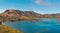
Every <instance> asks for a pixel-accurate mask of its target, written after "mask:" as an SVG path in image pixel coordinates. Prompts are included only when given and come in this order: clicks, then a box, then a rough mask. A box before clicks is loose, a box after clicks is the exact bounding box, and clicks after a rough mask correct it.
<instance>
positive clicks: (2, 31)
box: [0, 25, 23, 33]
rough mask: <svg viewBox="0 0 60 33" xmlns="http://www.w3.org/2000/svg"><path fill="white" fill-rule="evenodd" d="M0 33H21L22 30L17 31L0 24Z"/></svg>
mask: <svg viewBox="0 0 60 33" xmlns="http://www.w3.org/2000/svg"><path fill="white" fill-rule="evenodd" d="M0 33H23V32H21V31H18V30H16V29H14V28H10V27H8V26H4V25H0Z"/></svg>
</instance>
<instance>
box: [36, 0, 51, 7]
mask: <svg viewBox="0 0 60 33" xmlns="http://www.w3.org/2000/svg"><path fill="white" fill-rule="evenodd" d="M35 3H36V4H38V5H44V6H50V5H51V3H50V0H35Z"/></svg>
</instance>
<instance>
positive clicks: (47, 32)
mask: <svg viewBox="0 0 60 33" xmlns="http://www.w3.org/2000/svg"><path fill="white" fill-rule="evenodd" d="M4 25H6V26H9V27H12V28H15V29H18V30H20V31H22V32H24V33H60V19H47V18H42V19H37V21H16V22H5V23H4Z"/></svg>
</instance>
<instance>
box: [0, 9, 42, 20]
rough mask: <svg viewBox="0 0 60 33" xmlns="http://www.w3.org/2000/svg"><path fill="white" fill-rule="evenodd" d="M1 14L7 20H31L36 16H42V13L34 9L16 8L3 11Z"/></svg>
mask: <svg viewBox="0 0 60 33" xmlns="http://www.w3.org/2000/svg"><path fill="white" fill-rule="evenodd" d="M0 16H2V17H4V19H5V20H7V21H9V20H29V19H35V18H41V17H42V16H41V14H38V13H36V12H33V11H21V10H15V9H8V10H6V11H5V12H3V13H2V14H1V15H0Z"/></svg>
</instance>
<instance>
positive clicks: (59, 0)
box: [0, 0, 60, 14]
mask: <svg viewBox="0 0 60 33" xmlns="http://www.w3.org/2000/svg"><path fill="white" fill-rule="evenodd" d="M6 9H19V10H23V11H35V12H37V13H42V14H48V13H49V14H51V13H60V0H0V13H1V12H4V11H5V10H6Z"/></svg>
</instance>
